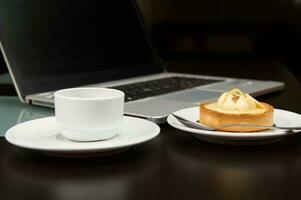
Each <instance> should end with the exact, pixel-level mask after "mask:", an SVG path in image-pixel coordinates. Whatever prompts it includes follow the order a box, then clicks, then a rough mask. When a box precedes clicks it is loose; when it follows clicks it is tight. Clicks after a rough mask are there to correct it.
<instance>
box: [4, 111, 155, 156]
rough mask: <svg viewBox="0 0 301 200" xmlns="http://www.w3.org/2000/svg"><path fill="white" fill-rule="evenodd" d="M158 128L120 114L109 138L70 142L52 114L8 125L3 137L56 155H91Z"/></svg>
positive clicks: (136, 141)
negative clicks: (113, 133) (115, 129)
mask: <svg viewBox="0 0 301 200" xmlns="http://www.w3.org/2000/svg"><path fill="white" fill-rule="evenodd" d="M159 133H160V128H159V126H158V125H156V124H155V123H153V122H150V121H147V120H144V119H139V118H134V117H127V116H124V119H123V122H122V126H121V128H120V130H119V132H118V134H117V136H115V137H114V138H112V139H108V140H103V141H96V142H74V141H70V140H68V139H66V138H64V137H63V136H62V135H61V134H60V132H59V127H58V125H57V123H56V120H55V117H46V118H41V119H35V120H31V121H27V122H24V123H21V124H17V125H16V126H14V127H12V128H10V129H9V130H8V131H7V132H6V134H5V138H6V140H7V141H8V142H10V143H11V144H14V145H16V146H19V147H23V148H27V149H33V150H38V151H41V152H43V153H46V154H51V155H56V156H76V157H77V156H95V155H107V154H111V153H116V152H120V151H124V150H126V149H127V148H129V147H131V146H133V145H136V144H140V143H143V142H146V141H148V140H151V139H152V138H154V137H156V136H157V135H158V134H159Z"/></svg>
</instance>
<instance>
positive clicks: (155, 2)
mask: <svg viewBox="0 0 301 200" xmlns="http://www.w3.org/2000/svg"><path fill="white" fill-rule="evenodd" d="M138 4H139V5H140V7H141V11H142V13H143V16H144V18H145V21H146V24H147V25H148V27H149V29H150V31H151V33H152V35H153V39H154V41H155V44H156V46H157V48H158V50H159V53H160V55H161V57H162V59H163V61H169V60H199V61H204V62H206V63H208V62H219V63H222V62H231V61H233V62H237V61H238V62H249V61H250V62H253V61H262V62H269V61H271V62H277V63H281V64H283V65H285V66H286V67H287V68H289V70H291V71H292V72H293V74H294V75H295V76H296V77H297V78H298V79H299V80H301V58H300V53H301V0H264V1H262V0H227V1H226V0H202V1H199V0H185V1H183V0H138ZM116 6H117V5H116ZM0 28H1V27H0ZM200 67H202V66H200ZM203 67H204V66H203ZM220 67H223V65H222V64H220ZM241 67H245V68H248V69H249V70H252V69H253V67H252V66H245V65H243V66H241ZM255 68H256V66H254V69H255ZM5 70H6V69H5V68H4V63H3V58H0V72H3V71H5ZM256 70H258V69H256ZM271 73H273V72H272V71H271Z"/></svg>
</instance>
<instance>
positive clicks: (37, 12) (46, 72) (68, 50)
mask: <svg viewBox="0 0 301 200" xmlns="http://www.w3.org/2000/svg"><path fill="white" fill-rule="evenodd" d="M83 2H84V1H77V0H75V1H74V0H63V1H62V0H26V1H24V0H9V1H7V0H0V5H1V6H0V13H1V18H0V39H1V44H2V46H3V49H4V50H5V54H6V57H7V60H8V61H9V64H10V65H13V66H14V67H13V68H12V70H13V73H14V75H15V79H16V82H17V84H18V85H19V87H21V91H22V95H28V94H34V93H39V92H43V91H52V90H56V89H60V88H64V87H74V86H79V85H84V84H85V83H86V84H91V83H99V82H104V81H109V80H116V79H121V78H127V77H134V76H141V75H148V74H154V73H160V72H162V71H163V69H162V68H161V67H160V64H159V59H158V57H157V56H156V55H154V52H155V51H153V50H154V49H153V47H152V43H151V42H150V41H149V38H148V35H147V33H146V31H145V30H144V28H145V26H144V25H143V22H142V21H141V20H140V19H141V18H140V17H137V15H140V14H139V12H138V9H137V5H136V3H135V2H134V1H132V0H114V1H102V0H89V1H88V2H86V1H85V3H83ZM4 36H5V37H4ZM4 38H5V39H4ZM10 56H12V57H11V58H10Z"/></svg>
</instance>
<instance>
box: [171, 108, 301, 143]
mask: <svg viewBox="0 0 301 200" xmlns="http://www.w3.org/2000/svg"><path fill="white" fill-rule="evenodd" d="M175 114H177V115H179V116H182V117H184V118H186V119H189V120H192V121H197V120H198V119H199V107H192V108H186V109H183V110H179V111H177V112H175ZM167 122H168V123H169V124H170V125H171V126H173V127H175V128H177V129H180V130H182V131H185V132H190V133H192V134H193V136H195V137H197V138H198V139H200V140H204V141H208V142H214V143H219V144H231V145H258V144H267V143H272V142H276V141H279V140H281V139H282V138H283V137H284V136H287V135H291V134H292V133H288V132H286V131H284V130H267V131H261V132H252V133H241V132H223V131H206V130H199V129H194V128H189V127H186V126H184V125H183V124H182V123H181V122H179V121H178V120H177V119H176V118H175V117H173V116H172V115H170V116H168V118H167ZM274 123H275V124H276V125H278V126H301V115H299V114H297V113H293V112H289V111H285V110H280V109H275V110H274ZM296 132H297V131H295V132H294V133H296ZM299 132H300V131H299Z"/></svg>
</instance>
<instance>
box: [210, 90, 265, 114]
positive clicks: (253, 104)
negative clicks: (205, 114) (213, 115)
mask: <svg viewBox="0 0 301 200" xmlns="http://www.w3.org/2000/svg"><path fill="white" fill-rule="evenodd" d="M206 108H208V109H210V110H215V111H218V112H224V113H238V114H239V113H262V112H264V111H265V110H266V108H265V107H264V105H262V104H261V103H260V102H258V101H257V100H256V99H254V98H253V97H251V96H250V95H249V94H246V93H243V92H242V91H241V90H239V89H232V90H231V91H229V92H225V93H223V94H222V95H221V96H220V97H219V99H218V101H217V102H216V103H211V104H207V105H206Z"/></svg>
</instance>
